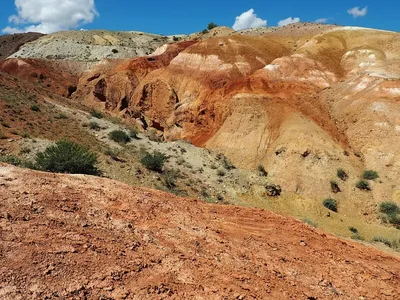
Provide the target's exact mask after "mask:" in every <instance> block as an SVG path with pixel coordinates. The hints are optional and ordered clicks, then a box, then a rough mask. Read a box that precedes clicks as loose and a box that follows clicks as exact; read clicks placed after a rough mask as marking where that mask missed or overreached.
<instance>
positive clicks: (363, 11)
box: [347, 6, 368, 18]
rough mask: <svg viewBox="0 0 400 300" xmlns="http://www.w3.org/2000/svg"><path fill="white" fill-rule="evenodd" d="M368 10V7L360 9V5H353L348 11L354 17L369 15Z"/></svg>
mask: <svg viewBox="0 0 400 300" xmlns="http://www.w3.org/2000/svg"><path fill="white" fill-rule="evenodd" d="M367 12H368V7H367V6H366V7H364V8H362V9H360V8H359V7H358V6H357V7H353V8H350V9H349V10H348V11H347V13H348V14H349V15H352V16H353V18H358V17H365V16H366V15H367Z"/></svg>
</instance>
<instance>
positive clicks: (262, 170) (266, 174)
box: [257, 165, 268, 177]
mask: <svg viewBox="0 0 400 300" xmlns="http://www.w3.org/2000/svg"><path fill="white" fill-rule="evenodd" d="M257 170H258V172H260V174H261V176H265V177H267V176H268V172H267V171H266V170H265V168H264V166H263V165H258V167H257Z"/></svg>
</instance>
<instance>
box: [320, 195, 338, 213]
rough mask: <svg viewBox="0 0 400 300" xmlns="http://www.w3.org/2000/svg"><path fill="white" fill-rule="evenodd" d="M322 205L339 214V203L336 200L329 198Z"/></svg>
mask: <svg viewBox="0 0 400 300" xmlns="http://www.w3.org/2000/svg"><path fill="white" fill-rule="evenodd" d="M322 203H323V205H324V206H325V207H326V208H327V209H329V210H331V211H334V212H337V202H336V200H335V199H332V198H327V199H325V200H324V201H323V202H322Z"/></svg>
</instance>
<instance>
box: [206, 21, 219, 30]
mask: <svg viewBox="0 0 400 300" xmlns="http://www.w3.org/2000/svg"><path fill="white" fill-rule="evenodd" d="M215 27H218V25H217V24H215V23H214V22H210V23H208V26H207V29H208V30H211V29H213V28H215Z"/></svg>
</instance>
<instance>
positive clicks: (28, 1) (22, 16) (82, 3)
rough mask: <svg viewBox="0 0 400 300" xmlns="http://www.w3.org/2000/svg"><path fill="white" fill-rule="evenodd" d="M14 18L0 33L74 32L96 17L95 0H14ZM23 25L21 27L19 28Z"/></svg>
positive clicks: (12, 17) (9, 19)
mask: <svg viewBox="0 0 400 300" xmlns="http://www.w3.org/2000/svg"><path fill="white" fill-rule="evenodd" d="M14 1H15V6H16V9H17V14H16V15H12V16H10V17H9V18H8V22H9V23H11V24H12V25H11V26H7V27H6V28H4V29H3V30H2V31H3V33H17V32H29V31H35V32H42V33H51V32H55V31H60V30H68V29H76V28H78V27H79V26H81V25H82V24H87V23H91V22H93V20H94V18H95V17H96V16H98V13H97V11H96V7H95V3H94V0H14ZM21 25H23V26H21Z"/></svg>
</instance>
